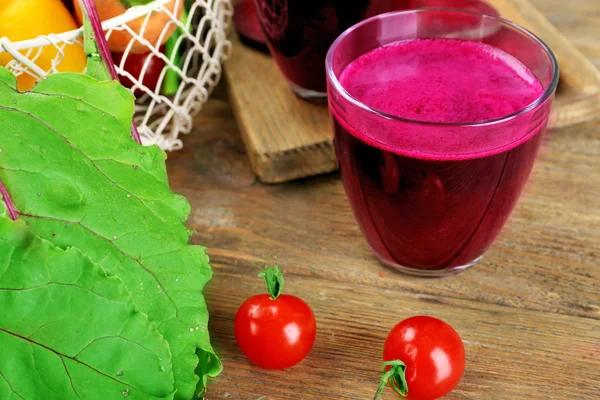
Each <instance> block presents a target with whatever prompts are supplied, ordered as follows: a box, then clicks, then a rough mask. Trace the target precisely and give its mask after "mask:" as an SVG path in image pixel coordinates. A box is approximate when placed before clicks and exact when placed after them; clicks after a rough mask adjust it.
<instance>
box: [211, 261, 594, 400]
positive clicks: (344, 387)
mask: <svg viewBox="0 0 600 400" xmlns="http://www.w3.org/2000/svg"><path fill="white" fill-rule="evenodd" d="M248 267H249V266H248ZM213 268H215V270H216V274H215V275H216V278H215V280H214V282H212V285H213V287H218V288H219V289H218V291H216V290H215V291H211V290H209V292H208V293H209V294H208V297H207V301H208V304H209V311H210V313H211V314H210V315H211V322H210V327H211V329H212V330H211V333H212V334H213V338H214V339H213V342H214V346H215V349H216V351H217V352H218V353H219V354H223V359H222V360H223V363H224V368H225V372H224V375H223V376H222V377H221V378H219V379H218V380H216V381H215V382H212V383H211V384H210V385H209V390H208V394H207V396H206V400H217V399H224V398H230V399H235V400H256V399H258V398H260V397H262V396H266V399H268V400H283V399H298V400H306V399H332V400H333V399H335V400H342V399H347V400H356V399H361V400H362V399H371V398H372V396H373V394H374V393H375V390H376V388H377V384H378V382H379V377H380V371H381V370H380V368H381V367H380V362H381V354H382V348H383V342H384V341H385V337H386V335H387V332H388V331H389V329H391V327H392V326H393V325H394V324H395V323H396V322H399V321H400V320H401V319H403V318H406V317H408V316H412V315H419V314H420V315H423V314H424V315H431V316H435V317H438V318H441V319H443V320H445V321H448V322H450V323H451V324H452V326H453V327H454V328H455V329H457V331H458V332H459V334H460V335H461V337H462V339H463V341H464V345H465V351H466V356H467V363H466V365H467V367H466V373H465V375H464V377H463V380H462V381H461V383H460V384H459V385H458V386H457V388H456V389H455V390H454V391H453V392H451V393H450V394H449V395H447V396H445V397H444V399H448V400H451V399H477V400H480V399H486V400H494V399H510V400H520V399H532V398H535V399H569V400H578V399H579V400H589V399H592V398H596V396H597V394H598V379H600V347H599V343H600V329H599V327H600V324H599V322H598V321H595V320H590V319H585V318H577V317H571V316H565V315H556V314H552V313H545V312H538V311H525V310H518V309H511V308H505V307H499V306H495V305H490V304H485V303H479V302H472V301H465V300H460V299H445V298H440V297H439V296H429V295H424V294H416V295H415V294H412V293H406V292H403V291H391V290H389V291H382V290H381V289H379V288H378V287H376V286H375V287H373V286H369V285H360V284H354V285H352V284H347V283H339V282H332V281H325V280H322V279H318V278H305V277H297V276H288V278H287V279H286V292H287V293H290V294H299V295H301V296H302V297H303V298H304V300H305V301H306V302H307V303H308V304H309V305H310V306H311V307H312V308H313V311H314V313H315V317H316V319H317V324H318V334H317V340H316V343H315V346H314V348H313V350H312V352H311V353H310V354H309V356H308V357H307V359H305V360H304V361H303V362H302V363H300V364H299V365H298V366H296V367H294V368H292V369H289V370H285V371H266V370H261V369H260V368H257V367H255V366H253V365H251V364H250V363H249V362H248V361H247V360H246V359H245V358H244V356H243V354H242V353H241V352H240V350H239V348H238V347H237V344H236V342H235V337H234V335H233V319H234V316H235V312H236V310H237V308H238V307H239V305H240V302H241V300H242V299H244V298H246V297H249V296H252V295H254V294H256V293H261V292H263V291H264V288H263V283H264V282H262V281H261V280H260V279H258V278H256V272H257V271H258V268H259V267H258V266H255V267H254V268H252V267H249V268H246V270H247V272H248V274H247V275H243V274H239V273H235V272H233V271H231V268H230V267H229V266H227V267H225V266H223V265H221V264H219V263H214V262H213ZM575 371H576V372H575ZM383 398H384V399H390V400H391V399H395V398H398V397H397V395H395V394H393V392H392V391H391V389H389V388H387V389H386V392H385V395H384V397H383Z"/></svg>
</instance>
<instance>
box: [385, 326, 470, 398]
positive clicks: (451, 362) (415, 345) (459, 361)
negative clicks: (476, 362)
mask: <svg viewBox="0 0 600 400" xmlns="http://www.w3.org/2000/svg"><path fill="white" fill-rule="evenodd" d="M383 359H384V361H388V362H389V361H392V360H400V361H402V362H403V363H404V364H405V366H406V367H405V371H402V373H403V374H404V378H405V381H404V382H405V384H406V389H407V391H408V393H407V396H406V398H407V399H409V400H434V399H438V398H440V397H442V396H444V395H446V394H447V393H448V392H450V391H451V390H452V389H454V387H455V386H456V385H457V384H458V382H459V381H460V379H461V378H462V375H463V372H464V369H465V348H464V346H463V343H462V340H461V339H460V336H458V333H456V331H455V330H454V329H453V328H452V327H451V326H450V325H448V324H447V323H445V322H444V321H441V320H439V319H437V318H433V317H426V316H417V317H411V318H407V319H405V320H404V321H401V322H400V323H399V324H397V325H396V326H394V327H393V328H392V330H391V331H390V333H389V334H388V337H387V339H386V340H385V344H384V347H383ZM384 365H385V363H384ZM392 368H395V367H392ZM402 369H404V368H402ZM401 380H402V379H400V381H401ZM390 383H392V384H396V385H397V386H402V385H401V383H402V382H399V380H397V379H396V380H395V382H391V380H390Z"/></svg>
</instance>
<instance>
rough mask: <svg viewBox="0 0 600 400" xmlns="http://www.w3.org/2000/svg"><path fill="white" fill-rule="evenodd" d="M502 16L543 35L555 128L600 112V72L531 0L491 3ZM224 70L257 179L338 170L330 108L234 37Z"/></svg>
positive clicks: (274, 180)
mask: <svg viewBox="0 0 600 400" xmlns="http://www.w3.org/2000/svg"><path fill="white" fill-rule="evenodd" d="M490 3H491V4H492V5H493V6H495V7H496V8H497V9H498V11H499V12H500V14H501V15H502V16H503V17H505V18H507V19H509V20H512V21H514V22H516V23H518V24H520V25H523V26H525V27H526V28H528V29H530V30H531V31H533V32H534V33H536V34H538V35H539V36H540V37H541V38H542V39H543V40H544V41H545V42H546V43H547V44H548V45H549V46H550V47H551V48H552V49H553V51H554V52H555V54H556V55H557V58H558V59H559V62H560V68H561V89H560V90H559V92H558V94H557V97H556V101H555V106H554V109H553V113H552V116H551V120H550V126H551V127H552V128H559V127H563V126H569V125H573V124H576V123H581V122H584V121H588V120H590V119H593V118H594V117H596V116H598V115H599V114H600V71H598V70H597V69H596V68H595V67H594V65H593V64H592V63H591V62H590V60H589V59H587V58H586V57H585V56H583V55H582V54H581V53H580V52H579V51H578V50H577V49H576V48H575V47H574V46H573V45H572V44H571V43H570V42H569V41H568V40H567V39H566V38H565V37H564V36H563V35H562V34H561V33H560V32H559V31H558V29H556V28H555V27H554V26H553V25H552V24H551V23H550V22H549V21H548V20H547V19H546V18H545V17H544V15H543V14H541V13H540V12H539V11H538V10H537V9H536V8H535V7H534V6H533V5H532V4H531V3H529V1H527V0H490ZM234 47H235V49H234V52H233V55H232V58H231V60H230V61H229V62H228V63H227V65H226V74H227V78H228V82H229V90H230V95H231V102H232V105H233V107H234V111H235V116H236V118H237V120H238V123H239V125H240V130H241V132H242V135H243V138H244V142H245V143H246V148H247V150H248V156H249V158H250V162H251V165H252V169H253V170H254V172H255V174H256V175H257V177H258V178H259V179H260V180H261V181H262V182H266V183H279V182H285V181H288V180H292V179H297V178H303V177H307V176H313V175H318V174H322V173H327V172H331V171H333V170H335V169H336V168H337V161H336V158H335V152H334V149H333V140H332V133H331V127H330V122H329V116H328V112H327V109H326V107H325V106H324V105H320V106H319V105H314V104H311V103H307V102H304V101H302V100H301V99H299V98H297V97H296V96H295V95H294V94H293V93H292V92H291V91H290V90H289V88H288V87H287V85H286V83H285V81H284V80H283V78H282V75H281V74H280V73H279V71H278V70H277V67H276V65H275V63H274V62H273V61H272V60H271V59H270V57H268V56H267V55H265V54H262V53H260V52H257V51H255V50H253V49H250V48H247V47H245V46H243V45H241V44H240V43H239V42H238V41H237V40H234Z"/></svg>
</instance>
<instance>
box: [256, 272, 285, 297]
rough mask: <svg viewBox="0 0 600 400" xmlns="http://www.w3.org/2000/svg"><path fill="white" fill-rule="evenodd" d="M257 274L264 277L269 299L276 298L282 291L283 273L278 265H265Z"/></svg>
mask: <svg viewBox="0 0 600 400" xmlns="http://www.w3.org/2000/svg"><path fill="white" fill-rule="evenodd" d="M258 276H259V277H261V278H265V281H266V282H267V291H268V292H269V296H271V300H277V298H278V297H279V296H280V295H281V293H283V274H282V273H281V270H280V269H279V265H272V266H270V267H265V269H264V270H262V271H260V272H259V273H258Z"/></svg>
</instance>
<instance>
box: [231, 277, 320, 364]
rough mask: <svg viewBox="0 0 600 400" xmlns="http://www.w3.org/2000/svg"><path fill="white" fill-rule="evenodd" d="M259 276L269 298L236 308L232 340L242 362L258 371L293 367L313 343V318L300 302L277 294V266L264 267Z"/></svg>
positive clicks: (280, 283) (263, 296) (251, 300)
mask: <svg viewBox="0 0 600 400" xmlns="http://www.w3.org/2000/svg"><path fill="white" fill-rule="evenodd" d="M259 276H261V277H264V278H265V280H266V281H267V289H268V292H269V294H259V295H256V296H252V297H250V298H249V299H247V300H246V301H245V302H244V303H243V304H242V305H241V306H240V308H239V310H238V312H237V314H236V316H235V323H234V330H235V338H236V340H237V343H238V346H239V347H240V349H241V350H242V352H243V353H244V355H245V356H246V358H248V360H250V361H251V362H253V363H254V364H256V365H258V366H259V367H262V368H265V369H284V368H290V367H293V366H294V365H296V364H298V363H299V362H300V361H302V360H303V359H304V358H305V357H306V355H307V354H308V353H309V352H310V350H311V348H312V346H313V344H314V342H315V338H316V334H317V323H316V321H315V316H314V314H313V312H312V310H311V309H310V307H309V306H308V304H306V303H305V302H304V301H303V300H302V299H300V298H298V297H296V296H292V295H289V294H281V293H282V291H283V275H282V274H281V271H280V269H279V267H278V266H273V267H267V268H266V269H265V270H264V271H263V272H261V273H260V274H259Z"/></svg>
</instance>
